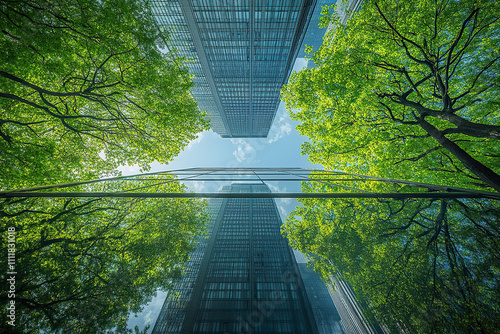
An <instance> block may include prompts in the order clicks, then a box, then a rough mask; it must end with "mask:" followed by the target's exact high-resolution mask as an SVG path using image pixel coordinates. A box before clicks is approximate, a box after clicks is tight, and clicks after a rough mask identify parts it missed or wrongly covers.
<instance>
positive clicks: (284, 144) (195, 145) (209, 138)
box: [121, 58, 321, 331]
mask: <svg viewBox="0 0 500 334" xmlns="http://www.w3.org/2000/svg"><path fill="white" fill-rule="evenodd" d="M306 65H307V61H306V60H305V59H303V58H299V59H297V61H296V62H295V65H294V68H293V70H294V71H299V70H300V69H302V68H303V67H305V66H306ZM297 124H298V122H295V121H292V120H291V119H290V117H289V116H288V112H287V111H286V109H285V106H284V103H283V102H281V103H280V106H279V108H278V111H277V113H276V117H275V119H274V122H273V125H272V126H271V129H270V131H269V135H268V137H267V138H241V139H223V138H221V137H220V136H219V135H218V134H216V133H215V132H213V131H205V132H203V133H201V134H200V135H199V136H198V138H197V139H196V140H194V141H192V142H191V143H190V144H189V145H188V146H187V147H186V148H185V149H184V150H183V151H182V152H181V153H180V154H179V155H178V156H177V157H176V158H175V159H174V161H172V162H171V163H169V164H168V165H161V164H159V163H154V164H152V165H151V172H159V171H166V170H175V169H183V168H192V167H223V168H232V167H301V168H321V166H320V165H312V164H311V163H310V162H309V161H308V160H307V157H306V156H303V155H301V154H300V145H301V144H302V143H303V142H304V141H306V140H307V137H305V136H301V135H300V134H299V132H298V131H297V130H295V126H296V125H297ZM121 170H122V172H123V174H124V175H130V174H138V173H140V171H139V168H138V167H137V166H125V167H122V168H121ZM187 185H189V189H190V190H193V191H198V192H202V191H203V192H215V191H217V189H218V188H219V187H220V186H222V185H223V184H222V183H216V182H211V184H206V183H204V182H190V183H188V184H187ZM269 187H270V188H271V191H273V192H284V191H289V192H293V191H300V184H298V183H297V182H293V184H292V183H290V182H288V183H285V182H281V183H278V182H274V183H270V184H269ZM276 205H277V206H278V209H279V211H280V214H281V218H282V219H283V220H284V219H285V218H286V217H287V216H288V215H289V214H290V212H291V211H292V210H293V209H294V208H295V207H296V206H297V205H298V202H297V201H296V200H294V199H277V200H276ZM296 256H299V257H300V255H297V254H296ZM165 297H166V293H165V292H161V291H160V292H158V295H157V296H156V297H155V298H153V300H152V301H151V302H150V303H149V304H148V305H146V306H145V307H144V310H143V311H142V312H141V313H140V314H138V315H137V317H134V316H131V318H130V319H129V322H128V324H129V328H133V327H134V326H135V325H138V326H139V328H141V329H142V328H144V326H145V325H146V324H150V325H151V328H150V331H151V330H152V327H154V323H155V322H156V318H157V317H158V313H159V311H160V310H161V307H162V306H163V302H164V300H165Z"/></svg>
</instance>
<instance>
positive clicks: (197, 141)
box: [184, 131, 207, 150]
mask: <svg viewBox="0 0 500 334" xmlns="http://www.w3.org/2000/svg"><path fill="white" fill-rule="evenodd" d="M206 133H207V131H205V132H202V133H200V134H198V138H196V139H195V140H192V141H190V142H189V144H188V145H187V146H186V148H185V149H184V150H190V149H191V148H192V147H193V146H194V145H196V144H198V143H199V142H201V139H202V138H203V137H205V134H206Z"/></svg>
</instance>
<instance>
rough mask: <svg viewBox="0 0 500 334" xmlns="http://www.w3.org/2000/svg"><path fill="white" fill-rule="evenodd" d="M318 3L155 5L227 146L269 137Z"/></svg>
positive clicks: (235, 0) (245, 0) (250, 0)
mask: <svg viewBox="0 0 500 334" xmlns="http://www.w3.org/2000/svg"><path fill="white" fill-rule="evenodd" d="M316 1H317V0H231V1H229V0H152V1H151V5H152V9H153V14H154V15H155V18H156V21H157V23H158V25H159V27H160V29H162V30H164V31H166V32H168V33H169V35H170V38H169V41H168V47H169V48H170V49H177V50H178V53H179V54H180V55H181V56H185V57H186V58H189V59H192V62H188V63H187V66H188V68H189V70H190V72H191V74H193V75H194V78H193V80H194V83H195V86H194V87H193V89H192V94H193V96H194V98H195V99H196V100H197V102H198V104H199V107H200V109H202V110H206V111H207V113H208V116H209V118H210V121H211V127H212V129H213V130H214V131H215V132H217V133H218V134H219V135H221V136H222V137H224V138H239V137H266V136H267V134H268V132H269V129H270V127H271V124H272V122H273V119H274V116H275V114H276V111H277V108H278V105H279V103H280V90H281V86H282V85H283V84H284V83H286V81H287V80H288V77H289V75H290V72H291V69H292V67H293V64H294V62H295V59H296V58H297V54H298V52H299V50H300V48H301V46H302V41H303V38H304V35H305V32H306V30H307V26H308V23H309V21H310V19H311V16H312V13H313V11H314V8H315V6H316Z"/></svg>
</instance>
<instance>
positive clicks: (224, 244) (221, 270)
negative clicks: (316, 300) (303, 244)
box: [153, 184, 318, 334]
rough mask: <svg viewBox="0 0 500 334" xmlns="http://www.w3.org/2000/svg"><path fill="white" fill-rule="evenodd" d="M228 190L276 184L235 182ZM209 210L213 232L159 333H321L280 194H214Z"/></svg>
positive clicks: (164, 313)
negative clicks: (284, 222)
mask: <svg viewBox="0 0 500 334" xmlns="http://www.w3.org/2000/svg"><path fill="white" fill-rule="evenodd" d="M223 191H226V192H269V188H268V187H267V186H266V185H263V184H232V185H231V186H227V187H225V189H223ZM210 210H211V212H212V216H213V218H212V219H211V222H210V226H209V236H207V237H206V238H203V239H201V241H200V243H199V244H198V246H197V248H196V250H195V251H194V252H193V254H192V256H191V259H190V261H189V262H188V265H187V268H188V269H187V272H186V274H185V275H184V277H183V278H182V279H181V281H180V282H178V283H177V284H176V285H175V287H174V291H173V293H170V295H169V296H168V297H167V299H166V301H165V304H164V305H163V308H162V310H161V312H160V315H159V317H158V319H157V322H156V325H155V327H154V329H153V333H155V334H165V333H169V334H173V333H269V334H271V333H272V334H274V333H318V329H317V326H316V324H315V322H314V316H313V314H312V308H311V306H310V304H309V302H308V300H307V297H306V294H305V288H304V285H303V282H302V279H301V277H300V273H299V270H298V266H297V264H296V262H295V259H294V255H293V253H292V251H291V248H290V247H289V246H288V244H287V241H286V239H284V238H283V237H282V236H281V233H280V226H281V219H280V217H279V214H278V211H277V208H276V204H275V203H274V200H273V199H269V198H267V199H264V198H227V199H213V200H211V202H210Z"/></svg>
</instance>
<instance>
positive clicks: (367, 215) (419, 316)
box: [283, 185, 500, 333]
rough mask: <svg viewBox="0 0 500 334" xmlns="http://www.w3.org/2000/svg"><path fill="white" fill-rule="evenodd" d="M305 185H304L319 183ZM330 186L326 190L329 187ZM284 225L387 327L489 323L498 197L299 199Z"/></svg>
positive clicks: (499, 315)
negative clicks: (345, 283) (342, 280)
mask: <svg viewBox="0 0 500 334" xmlns="http://www.w3.org/2000/svg"><path fill="white" fill-rule="evenodd" d="M327 187H328V186H326V185H321V186H314V187H312V186H310V185H305V186H304V191H306V192H315V191H320V192H324V191H328V190H329V189H328V188H327ZM330 191H331V190H330ZM301 202H302V204H303V207H298V208H297V209H296V210H295V211H294V212H292V214H291V215H290V216H289V218H288V219H287V222H286V224H285V225H284V228H283V233H284V234H285V235H287V237H288V238H289V240H290V243H291V245H292V247H294V248H296V249H299V250H300V251H302V252H304V253H307V254H309V255H310V257H311V258H312V260H313V261H314V263H315V267H316V268H315V269H316V270H318V271H320V272H322V273H323V275H324V276H325V277H329V276H331V275H339V276H340V277H341V278H342V279H344V280H345V281H347V282H349V283H350V284H351V285H352V287H353V289H354V291H355V293H356V296H357V298H358V299H359V300H360V301H361V302H362V304H365V305H368V309H367V310H366V314H367V315H369V318H370V319H371V320H372V321H379V322H381V323H382V324H384V325H385V326H386V327H387V328H388V329H389V330H390V331H391V332H394V333H400V332H401V331H403V332H406V333H497V332H498V327H497V326H498V323H499V321H500V308H499V305H498V301H499V300H500V290H499V287H500V280H499V277H500V276H499V273H500V257H499V254H500V243H499V240H500V239H499V237H500V225H499V221H500V220H499V219H500V203H498V202H497V201H494V200H478V199H404V200H382V199H379V200H373V199H351V200H328V199H304V200H301Z"/></svg>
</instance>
